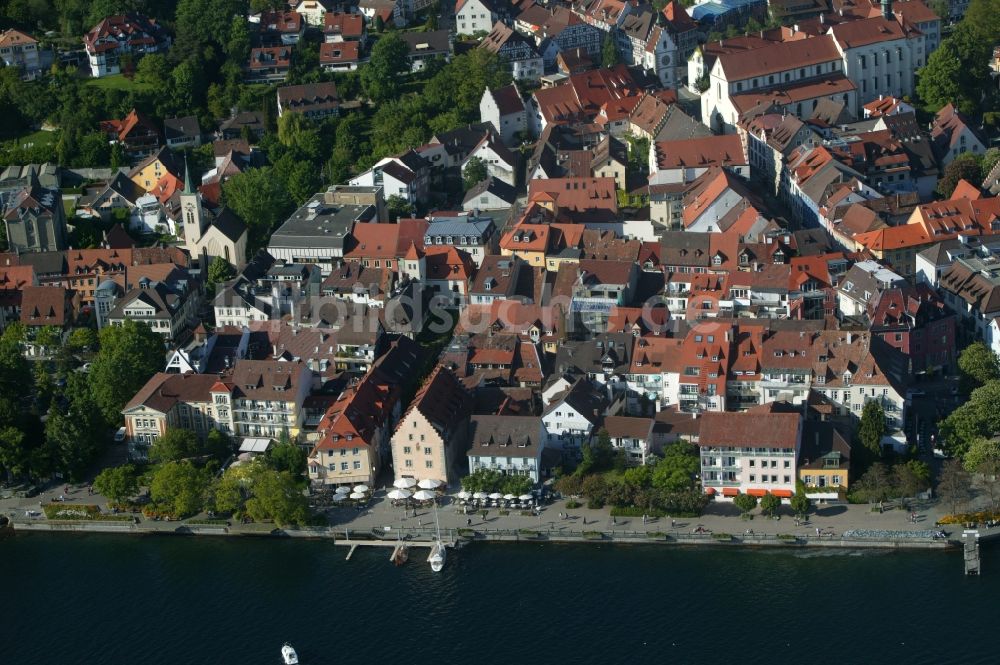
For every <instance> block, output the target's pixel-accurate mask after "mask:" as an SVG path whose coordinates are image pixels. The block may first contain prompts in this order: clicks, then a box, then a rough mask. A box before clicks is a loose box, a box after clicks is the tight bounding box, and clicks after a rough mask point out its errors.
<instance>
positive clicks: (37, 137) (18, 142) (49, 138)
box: [7, 130, 59, 148]
mask: <svg viewBox="0 0 1000 665" xmlns="http://www.w3.org/2000/svg"><path fill="white" fill-rule="evenodd" d="M58 138H59V132H43V131H42V130H38V131H37V132H32V133H30V134H25V135H24V136H19V137H18V138H16V139H10V140H9V141H7V144H8V145H10V146H12V147H16V148H21V147H35V148H41V147H44V146H50V145H52V144H54V143H55V142H56V140H57V139H58Z"/></svg>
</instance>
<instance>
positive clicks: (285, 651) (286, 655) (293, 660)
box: [281, 642, 299, 665]
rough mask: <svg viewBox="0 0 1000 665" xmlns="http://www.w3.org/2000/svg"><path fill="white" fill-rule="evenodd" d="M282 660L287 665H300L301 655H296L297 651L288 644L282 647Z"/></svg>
mask: <svg viewBox="0 0 1000 665" xmlns="http://www.w3.org/2000/svg"><path fill="white" fill-rule="evenodd" d="M281 659H282V660H283V661H284V663H285V665H298V663H299V654H297V653H295V649H293V648H292V645H291V644H289V643H288V642H285V645H284V646H283V647H281Z"/></svg>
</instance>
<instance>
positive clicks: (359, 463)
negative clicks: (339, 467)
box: [354, 460, 361, 470]
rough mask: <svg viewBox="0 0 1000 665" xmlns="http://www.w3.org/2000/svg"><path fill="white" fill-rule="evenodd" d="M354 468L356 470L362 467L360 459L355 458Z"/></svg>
mask: <svg viewBox="0 0 1000 665" xmlns="http://www.w3.org/2000/svg"><path fill="white" fill-rule="evenodd" d="M354 468H355V470H357V469H360V468H361V462H360V461H359V460H354Z"/></svg>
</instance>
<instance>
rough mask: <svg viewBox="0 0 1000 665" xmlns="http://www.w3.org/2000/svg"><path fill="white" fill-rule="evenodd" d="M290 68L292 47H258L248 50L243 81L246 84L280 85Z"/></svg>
mask: <svg viewBox="0 0 1000 665" xmlns="http://www.w3.org/2000/svg"><path fill="white" fill-rule="evenodd" d="M291 68H292V47H290V46H259V47H256V48H253V49H251V50H250V61H249V62H248V63H247V65H246V68H245V70H244V74H243V80H244V81H245V82H247V83H280V82H282V81H284V80H285V79H286V78H288V72H289V70H291Z"/></svg>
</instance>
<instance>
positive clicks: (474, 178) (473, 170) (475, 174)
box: [462, 157, 489, 191]
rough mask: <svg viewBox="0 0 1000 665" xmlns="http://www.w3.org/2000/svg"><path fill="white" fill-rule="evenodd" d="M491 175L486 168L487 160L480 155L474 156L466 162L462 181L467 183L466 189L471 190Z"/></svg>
mask: <svg viewBox="0 0 1000 665" xmlns="http://www.w3.org/2000/svg"><path fill="white" fill-rule="evenodd" d="M487 176H489V171H488V170H487V169H486V162H484V161H483V160H482V159H481V158H479V157H473V158H472V159H470V160H469V161H467V162H466V163H465V170H464V171H462V181H463V182H464V184H465V191H469V190H470V189H472V188H473V187H475V186H476V185H478V184H479V183H481V182H482V181H483V180H486V178H487Z"/></svg>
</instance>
